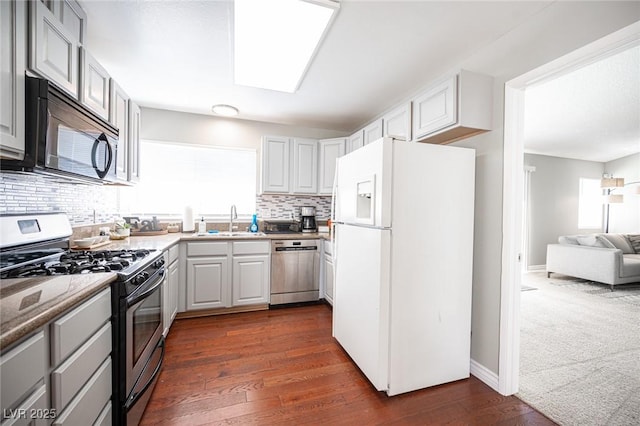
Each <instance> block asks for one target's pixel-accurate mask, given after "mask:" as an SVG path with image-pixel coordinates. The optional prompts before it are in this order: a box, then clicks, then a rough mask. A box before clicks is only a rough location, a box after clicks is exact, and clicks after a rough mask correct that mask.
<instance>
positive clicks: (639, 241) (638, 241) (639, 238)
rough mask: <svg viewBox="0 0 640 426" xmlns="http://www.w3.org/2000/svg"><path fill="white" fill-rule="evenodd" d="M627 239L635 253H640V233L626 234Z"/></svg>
mask: <svg viewBox="0 0 640 426" xmlns="http://www.w3.org/2000/svg"><path fill="white" fill-rule="evenodd" d="M627 240H629V244H630V245H631V247H632V248H633V250H634V251H635V252H636V253H640V234H628V235H627Z"/></svg>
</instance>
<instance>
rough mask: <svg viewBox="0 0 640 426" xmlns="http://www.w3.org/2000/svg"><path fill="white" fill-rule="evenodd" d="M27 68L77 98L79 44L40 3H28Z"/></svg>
mask: <svg viewBox="0 0 640 426" xmlns="http://www.w3.org/2000/svg"><path fill="white" fill-rule="evenodd" d="M29 6H30V7H29V16H30V23H31V25H30V34H31V36H30V46H29V67H30V68H31V69H32V70H34V71H35V72H37V73H38V74H40V75H42V76H43V77H45V78H47V79H48V80H51V81H53V82H55V83H56V85H57V86H58V87H60V88H62V89H64V90H65V91H67V92H69V94H71V95H72V96H73V97H74V98H76V99H77V98H78V72H79V68H80V66H79V48H78V47H79V44H78V40H77V38H76V36H75V35H74V34H73V33H72V32H71V31H69V30H68V29H67V28H66V27H65V26H64V25H62V23H61V22H60V20H59V19H58V18H57V17H56V16H55V15H54V14H53V12H51V11H50V10H49V9H47V7H46V6H45V5H44V4H43V3H42V2H40V1H33V2H30V3H29Z"/></svg>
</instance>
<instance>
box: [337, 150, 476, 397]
mask: <svg viewBox="0 0 640 426" xmlns="http://www.w3.org/2000/svg"><path fill="white" fill-rule="evenodd" d="M474 170H475V151H474V150H473V149H467V148H459V147H451V146H443V145H431V144H422V143H415V142H405V141H398V140H393V139H390V138H383V139H380V140H377V141H375V142H373V143H371V144H369V145H366V146H364V147H362V148H360V149H358V150H356V151H354V152H352V153H350V154H347V155H345V156H343V157H341V158H339V159H338V163H337V171H336V181H335V188H334V195H333V196H334V198H333V201H334V217H333V223H335V227H334V231H335V235H334V244H335V246H334V252H333V256H334V274H335V276H334V280H335V284H334V285H335V287H334V291H335V293H334V305H333V336H334V337H335V338H336V339H337V340H338V342H339V343H340V345H341V346H342V347H343V348H344V350H345V351H346V352H347V353H348V354H349V356H350V357H351V358H352V359H353V361H354V362H355V363H356V364H357V365H358V367H359V368H360V370H361V371H362V372H363V373H364V374H365V375H366V377H367V378H368V379H369V381H370V382H371V383H372V384H373V385H374V386H375V388H376V389H377V390H379V391H385V392H386V393H387V394H388V395H389V396H392V395H397V394H400V393H404V392H409V391H412V390H416V389H421V388H425V387H428V386H433V385H437V384H441V383H446V382H450V381H454V380H459V379H463V378H467V377H469V364H470V354H469V353H470V338H471V279H472V266H473V265H472V263H473V218H474V176H475V172H474Z"/></svg>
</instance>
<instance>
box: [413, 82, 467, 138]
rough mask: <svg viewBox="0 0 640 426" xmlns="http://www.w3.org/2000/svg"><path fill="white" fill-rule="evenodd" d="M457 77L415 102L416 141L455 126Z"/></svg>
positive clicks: (414, 131) (414, 133)
mask: <svg viewBox="0 0 640 426" xmlns="http://www.w3.org/2000/svg"><path fill="white" fill-rule="evenodd" d="M457 111H458V107H457V76H453V77H451V78H450V79H448V80H446V81H444V82H442V83H440V84H438V85H436V86H434V87H433V88H431V89H430V90H427V91H426V92H425V93H423V94H422V95H420V96H418V97H417V98H416V99H415V100H414V101H413V136H414V138H415V139H420V138H421V137H423V136H425V135H428V134H429V133H433V132H435V131H437V130H440V129H442V128H444V127H447V126H450V125H452V124H455V123H456V121H457V119H458V113H457Z"/></svg>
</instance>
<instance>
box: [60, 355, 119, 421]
mask: <svg viewBox="0 0 640 426" xmlns="http://www.w3.org/2000/svg"><path fill="white" fill-rule="evenodd" d="M110 398H111V358H108V359H107V360H106V361H105V362H104V363H103V364H102V365H101V366H100V368H99V369H98V371H96V373H95V374H94V375H93V377H91V379H90V380H89V382H88V383H87V384H86V385H85V386H84V387H83V388H82V390H81V391H80V392H79V393H78V395H76V397H75V398H73V400H72V401H71V403H69V406H68V407H67V408H66V410H64V411H63V412H62V413H59V416H58V418H57V419H56V421H55V422H53V424H54V425H69V426H70V425H90V424H93V423H94V422H95V421H96V419H97V418H98V417H99V416H100V414H101V413H102V410H103V408H104V406H105V405H106V403H107V402H108V401H109V399H110Z"/></svg>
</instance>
